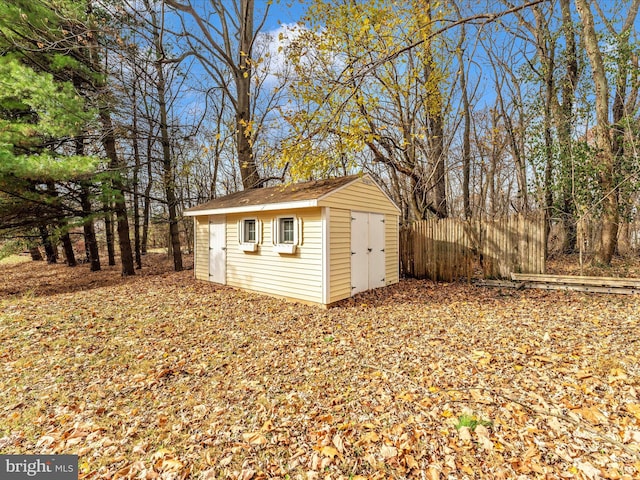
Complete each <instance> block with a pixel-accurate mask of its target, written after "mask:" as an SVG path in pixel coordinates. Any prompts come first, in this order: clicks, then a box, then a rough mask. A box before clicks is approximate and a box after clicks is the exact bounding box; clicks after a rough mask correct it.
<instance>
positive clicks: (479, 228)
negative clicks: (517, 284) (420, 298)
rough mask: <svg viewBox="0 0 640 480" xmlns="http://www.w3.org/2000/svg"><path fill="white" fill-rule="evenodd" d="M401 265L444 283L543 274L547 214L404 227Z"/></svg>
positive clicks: (407, 273)
mask: <svg viewBox="0 0 640 480" xmlns="http://www.w3.org/2000/svg"><path fill="white" fill-rule="evenodd" d="M400 269H401V272H402V274H403V275H405V276H408V277H414V278H430V279H433V280H443V281H452V280H456V279H471V278H475V277H479V276H482V277H484V278H509V276H510V274H511V273H512V272H516V273H544V271H545V245H544V217H543V216H542V215H535V216H528V217H525V216H523V215H515V216H510V217H504V218H500V219H495V220H470V221H464V220H458V219H453V218H447V219H442V220H437V219H434V220H422V221H419V222H414V223H412V224H411V225H407V226H404V227H402V228H401V229H400Z"/></svg>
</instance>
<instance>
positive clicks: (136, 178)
mask: <svg viewBox="0 0 640 480" xmlns="http://www.w3.org/2000/svg"><path fill="white" fill-rule="evenodd" d="M137 90H138V85H137V84H134V85H133V91H132V103H133V115H132V119H131V123H132V124H131V136H132V141H133V160H134V162H135V164H134V166H133V244H134V251H135V261H136V268H137V269H141V268H142V252H141V250H140V195H139V193H138V189H139V188H140V165H141V162H140V146H139V145H138V136H139V132H138V102H137V96H136V92H137Z"/></svg>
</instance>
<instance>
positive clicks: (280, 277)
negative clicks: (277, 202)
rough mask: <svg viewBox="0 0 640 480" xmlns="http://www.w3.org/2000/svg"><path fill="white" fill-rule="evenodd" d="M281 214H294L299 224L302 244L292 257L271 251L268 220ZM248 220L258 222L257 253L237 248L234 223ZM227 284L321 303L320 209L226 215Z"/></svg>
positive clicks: (269, 222) (236, 234) (236, 226)
mask: <svg viewBox="0 0 640 480" xmlns="http://www.w3.org/2000/svg"><path fill="white" fill-rule="evenodd" d="M281 215H295V216H296V217H297V218H298V221H300V220H302V223H303V228H304V232H303V234H302V244H301V245H298V248H297V251H296V253H295V254H292V255H288V254H279V253H276V252H274V251H273V244H272V236H271V221H272V219H274V218H275V217H277V216H281ZM248 217H251V218H257V219H258V220H259V221H260V222H261V223H262V241H261V244H260V245H259V247H258V251H257V252H242V251H240V249H239V247H238V221H240V220H241V219H243V218H248ZM227 285H231V286H235V287H240V288H244V289H248V290H254V291H256V292H262V293H266V294H269V295H276V296H280V297H288V298H297V299H300V300H303V301H306V302H314V303H322V220H321V209H319V208H312V209H302V210H289V211H287V210H278V211H271V212H259V213H250V214H234V215H227Z"/></svg>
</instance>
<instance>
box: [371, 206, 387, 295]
mask: <svg viewBox="0 0 640 480" xmlns="http://www.w3.org/2000/svg"><path fill="white" fill-rule="evenodd" d="M384 260H385V258H384V215H381V214H379V213H370V214H369V288H370V289H371V288H378V287H384V272H385V265H384V263H385V262H384Z"/></svg>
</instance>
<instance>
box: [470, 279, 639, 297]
mask: <svg viewBox="0 0 640 480" xmlns="http://www.w3.org/2000/svg"><path fill="white" fill-rule="evenodd" d="M474 285H476V286H480V287H498V288H515V289H517V290H521V289H523V288H526V289H539V290H566V291H577V292H587V293H612V294H618V295H633V294H639V293H640V289H638V288H632V287H599V286H586V285H570V284H557V283H542V282H518V281H509V280H480V281H477V282H474Z"/></svg>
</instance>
